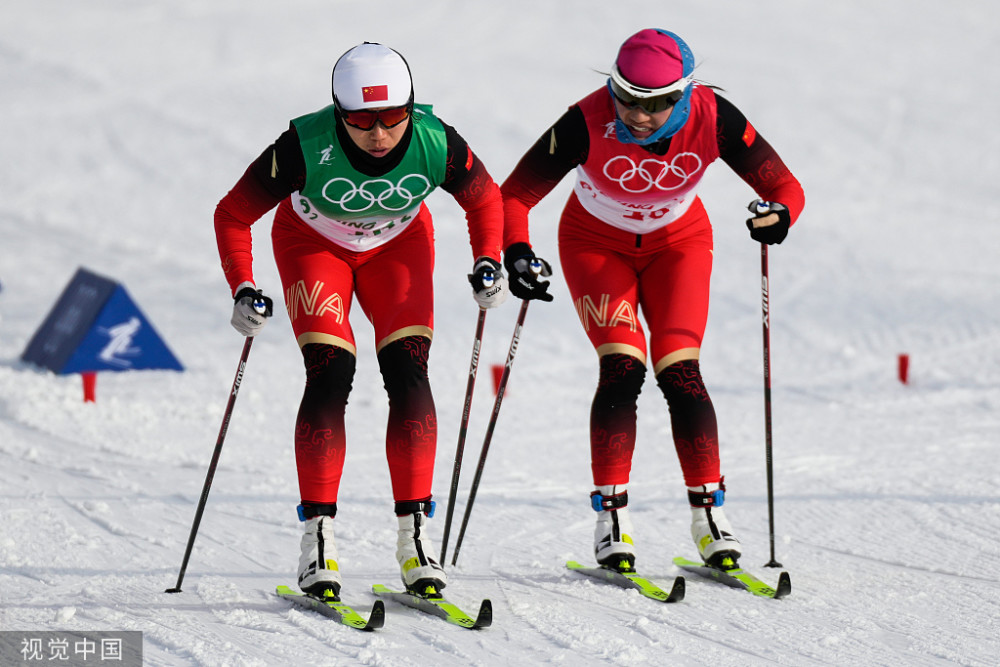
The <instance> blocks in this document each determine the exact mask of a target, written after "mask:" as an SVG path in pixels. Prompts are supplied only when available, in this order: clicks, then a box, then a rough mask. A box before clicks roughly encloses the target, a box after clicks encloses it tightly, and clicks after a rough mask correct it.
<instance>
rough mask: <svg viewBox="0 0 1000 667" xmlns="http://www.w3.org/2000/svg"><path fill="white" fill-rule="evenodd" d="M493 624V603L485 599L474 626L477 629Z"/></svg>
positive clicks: (480, 606)
mask: <svg viewBox="0 0 1000 667" xmlns="http://www.w3.org/2000/svg"><path fill="white" fill-rule="evenodd" d="M491 625H493V603H492V602H490V601H489V599H488V598H487V599H485V600H483V601H482V603H481V604H480V605H479V613H478V614H477V615H476V622H475V624H474V625H473V626H472V627H473V628H475V629H477V630H478V629H481V628H488V627H490V626H491Z"/></svg>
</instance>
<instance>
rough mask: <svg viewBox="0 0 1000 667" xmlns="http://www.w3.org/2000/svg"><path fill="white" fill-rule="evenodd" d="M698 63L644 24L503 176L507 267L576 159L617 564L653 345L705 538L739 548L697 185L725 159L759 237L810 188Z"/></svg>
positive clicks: (579, 233)
mask: <svg viewBox="0 0 1000 667" xmlns="http://www.w3.org/2000/svg"><path fill="white" fill-rule="evenodd" d="M693 72H694V56H693V54H692V52H691V49H690V48H689V47H688V45H687V44H686V43H685V42H684V40H682V39H681V38H680V37H679V36H677V35H675V34H674V33H672V32H669V31H666V30H658V29H646V30H641V31H639V32H637V33H636V34H634V35H632V36H631V37H629V38H628V39H627V40H626V41H625V42H624V43H623V44H622V46H621V48H620V49H619V51H618V55H617V57H616V59H615V62H614V65H613V67H612V69H611V73H610V76H609V77H608V79H607V81H606V84H605V85H603V86H601V88H600V89H598V90H596V91H594V92H593V93H591V94H590V95H588V96H586V97H584V98H583V99H582V100H580V101H578V102H576V103H575V104H573V105H572V106H571V107H570V108H569V110H568V111H567V112H566V113H565V114H563V116H562V117H561V118H559V120H557V121H556V123H555V124H554V125H553V126H552V127H551V128H549V129H548V130H546V132H545V133H544V134H543V135H542V137H541V138H540V139H539V140H538V141H537V142H536V143H535V144H534V146H532V147H531V148H530V149H529V150H528V152H527V153H526V154H525V155H524V157H523V158H522V159H521V161H520V162H519V163H518V165H517V166H516V167H515V169H514V171H513V172H512V173H511V175H510V176H509V177H508V178H507V180H506V181H505V182H504V184H503V185H502V186H501V191H502V193H503V196H504V212H505V229H504V247H505V248H506V251H505V262H506V263H508V266H509V265H510V262H511V261H512V260H514V259H516V258H517V257H525V256H529V255H532V254H533V253H532V250H531V246H530V243H529V235H528V212H529V211H530V209H531V208H532V207H533V206H535V205H536V204H537V203H538V202H539V201H540V200H541V199H542V198H543V197H544V196H545V195H546V194H548V193H549V192H550V191H551V190H552V189H553V188H554V187H555V186H556V185H557V184H558V183H559V181H560V180H561V179H562V178H563V176H565V174H566V173H567V172H569V171H570V170H573V169H575V170H576V183H575V185H574V189H573V193H572V194H571V195H570V198H569V201H568V202H567V204H566V206H565V208H564V210H563V213H562V217H561V221H560V225H559V253H560V260H561V265H562V269H563V272H564V273H565V275H566V283H567V286H568V287H569V291H570V294H571V295H572V297H573V302H574V305H575V306H576V310H577V314H578V315H579V318H580V321H581V323H582V324H583V327H584V330H585V331H586V333H587V336H588V337H589V338H590V342H591V344H592V345H593V347H594V349H595V350H596V351H597V354H598V358H599V368H600V371H599V379H598V386H597V390H596V392H595V395H594V399H593V403H592V405H591V412H590V451H591V469H592V474H593V482H594V486H595V487H596V489H595V490H594V492H593V493H592V494H591V505H592V507H593V509H594V510H595V511H596V512H597V526H596V528H595V533H594V553H595V556H596V559H597V561H598V563H600V564H601V565H603V566H605V567H609V568H612V569H616V570H620V571H632V570H634V567H635V559H636V549H635V544H634V542H633V534H632V533H633V531H632V524H631V520H630V518H629V515H628V502H629V498H628V493H627V485H628V482H629V476H630V473H631V466H632V453H633V451H634V448H635V438H636V418H637V414H636V401H637V398H638V396H639V392H640V389H641V387H642V384H643V381H644V379H645V375H646V366H647V351H648V353H649V357H648V363H649V365H651V366H652V368H653V372H654V374H655V376H656V383H657V385H658V386H659V388H660V390H661V391H662V393H663V396H664V398H665V399H666V402H667V405H668V408H669V414H670V421H671V427H672V435H673V445H674V448H675V450H676V453H677V457H678V459H679V461H680V467H681V472H682V474H683V477H684V481H685V485H686V486H687V496H688V499H689V502H690V505H691V509H692V524H691V535H692V538H693V539H694V541H695V544H696V545H697V547H698V551H699V553H700V555H701V557H702V558H703V559H704V561H705V562H706V563H708V564H709V565H713V566H716V567H721V568H730V567H735V566H736V565H737V558H738V557H739V556H740V552H741V548H740V543H739V541H738V540H737V539H736V537H735V535H734V534H733V530H732V527H731V526H730V523H729V521H728V520H727V518H726V515H725V513H724V510H723V509H722V503H723V499H724V491H725V486H724V483H723V477H722V474H721V464H720V459H719V441H718V426H717V422H716V414H715V409H714V407H713V404H712V400H711V398H710V397H709V395H708V391H707V389H706V388H705V384H704V381H703V379H702V375H701V369H700V365H699V355H700V351H701V343H702V337H703V335H704V332H705V324H706V321H707V318H708V301H709V279H710V276H711V272H712V255H713V251H712V226H711V224H710V222H709V219H708V215H707V214H706V212H705V208H704V206H703V205H702V202H701V199H699V197H698V194H697V192H698V185H699V183H700V181H701V179H702V177H703V176H704V174H705V169H706V168H707V167H708V165H709V164H710V163H712V162H713V161H715V160H716V159H719V158H721V159H722V160H723V161H724V162H725V163H726V164H727V165H728V166H729V167H730V168H731V169H732V170H733V171H734V172H736V174H738V175H739V176H740V177H741V178H742V179H743V180H744V181H746V183H747V184H748V185H749V186H750V187H751V188H753V190H754V191H755V192H756V193H757V195H758V196H759V197H760V198H761V199H763V200H765V201H767V202H770V207H769V209H768V211H767V212H765V213H760V214H758V215H756V216H755V217H754V218H752V219H751V220H748V221H747V226H748V228H749V229H750V236H751V237H752V238H753V239H754V240H756V241H759V242H761V243H765V244H773V243H781V241H782V240H784V238H785V236H786V234H787V233H788V229H789V227H790V226H791V225H792V224H793V223H794V222H795V220H796V219H797V218H798V216H799V214H800V212H801V211H802V207H803V205H804V201H805V199H804V195H803V192H802V188H801V186H800V185H799V182H798V181H797V180H796V178H795V177H794V176H793V175H792V173H791V172H790V171H789V170H788V168H787V167H786V166H785V164H784V163H783V162H782V160H781V158H779V157H778V155H777V153H776V152H775V151H774V149H773V148H772V147H771V146H770V145H769V144H768V143H767V142H766V141H765V140H764V138H763V137H762V136H761V135H760V134H759V133H758V132H757V131H756V129H755V128H754V126H753V125H751V124H750V122H749V121H748V120H747V119H746V117H745V116H744V115H743V114H742V113H741V112H740V111H739V110H738V109H737V108H736V107H735V106H734V105H733V104H732V103H730V102H728V101H727V100H726V99H724V98H723V97H722V96H720V95H719V94H718V93H716V92H715V90H713V89H712V88H711V87H709V86H706V85H700V84H699V83H698V82H697V81H695V80H694V78H693ZM512 291H513V289H512ZM515 294H516V292H515ZM528 298H531V297H530V296H529V297H528ZM640 313H642V317H643V319H644V320H645V323H646V328H647V329H648V334H647V333H646V331H644V329H643V325H642V322H641V321H640Z"/></svg>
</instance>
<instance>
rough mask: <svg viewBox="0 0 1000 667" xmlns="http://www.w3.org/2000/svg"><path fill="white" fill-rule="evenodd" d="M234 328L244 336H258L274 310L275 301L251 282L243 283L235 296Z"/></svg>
mask: <svg viewBox="0 0 1000 667" xmlns="http://www.w3.org/2000/svg"><path fill="white" fill-rule="evenodd" d="M233 298H234V299H235V301H236V303H235V304H233V319H232V320H230V323H231V324H232V325H233V328H234V329H236V330H237V331H239V332H240V333H241V334H243V335H244V336H256V335H257V334H259V333H260V330H261V329H263V328H264V324H266V323H267V318H269V317H271V314H272V312H273V311H274V302H273V301H272V300H271V298H270V297H266V296H264V295H263V293H261V291H260V290H258V289H257V288H256V287H254V286H253V285H252V284H250V283H243V284H242V285H240V289H239V290H237V291H236V296H235V297H233Z"/></svg>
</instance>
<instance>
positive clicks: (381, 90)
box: [361, 86, 389, 102]
mask: <svg viewBox="0 0 1000 667" xmlns="http://www.w3.org/2000/svg"><path fill="white" fill-rule="evenodd" d="M361 99H362V101H364V102H386V101H388V99H389V86H365V87H364V88H362V89H361Z"/></svg>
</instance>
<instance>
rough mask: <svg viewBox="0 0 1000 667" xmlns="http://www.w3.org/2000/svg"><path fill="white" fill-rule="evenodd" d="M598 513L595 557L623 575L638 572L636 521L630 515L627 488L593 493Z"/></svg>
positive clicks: (593, 503)
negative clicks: (634, 538) (636, 563)
mask: <svg viewBox="0 0 1000 667" xmlns="http://www.w3.org/2000/svg"><path fill="white" fill-rule="evenodd" d="M590 504H591V506H592V507H593V508H594V511H596V512H597V526H596V527H595V528H594V556H596V557H597V562H598V563H600V564H601V565H604V566H606V567H609V568H611V569H613V570H618V571H619V572H631V571H633V570H634V569H635V545H634V544H633V543H632V520H631V519H630V518H629V515H628V492H627V491H626V490H625V487H624V486H599V487H597V490H596V491H594V492H593V493H591V494H590Z"/></svg>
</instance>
